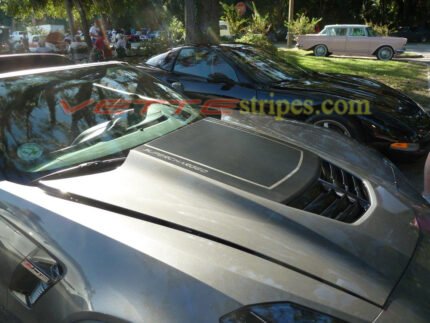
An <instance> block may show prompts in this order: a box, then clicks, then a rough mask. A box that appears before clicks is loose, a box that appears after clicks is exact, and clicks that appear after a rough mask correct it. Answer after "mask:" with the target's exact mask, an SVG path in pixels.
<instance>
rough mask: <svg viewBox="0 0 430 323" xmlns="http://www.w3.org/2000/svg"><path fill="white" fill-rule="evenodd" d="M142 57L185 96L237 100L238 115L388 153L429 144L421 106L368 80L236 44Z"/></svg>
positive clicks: (429, 120) (428, 122)
mask: <svg viewBox="0 0 430 323" xmlns="http://www.w3.org/2000/svg"><path fill="white" fill-rule="evenodd" d="M146 63H147V64H148V65H151V66H154V67H156V68H155V69H151V70H148V72H149V73H151V74H152V75H154V76H155V77H157V78H159V79H161V80H163V81H165V82H169V83H171V84H173V85H174V86H175V87H176V88H182V89H183V91H184V93H185V94H186V95H187V96H188V97H190V98H191V99H202V100H203V101H204V100H208V99H213V98H229V99H236V100H239V101H240V104H238V105H237V108H238V109H240V110H242V112H243V113H254V114H260V113H268V114H271V115H275V116H277V117H285V118H293V119H297V120H300V121H304V122H307V123H312V124H315V125H319V126H323V127H326V128H330V129H332V130H334V131H338V132H340V133H342V134H345V135H346V136H350V137H353V138H355V139H357V140H359V141H361V142H363V143H367V144H369V145H373V146H374V147H375V148H378V149H380V150H381V151H384V152H386V153H388V154H393V153H396V154H398V153H402V154H406V155H408V154H410V155H416V154H424V153H426V152H427V151H428V148H429V146H430V116H429V115H428V114H427V112H425V110H424V109H423V108H422V107H421V106H419V105H418V104H417V103H416V102H414V101H413V100H412V99H410V98H409V97H407V96H406V95H404V94H402V93H400V92H399V91H397V90H394V89H392V88H390V87H388V86H386V85H384V84H382V83H380V82H377V81H374V80H370V79H366V78H361V77H358V76H349V75H341V74H320V73H316V72H308V71H304V70H302V69H299V68H298V67H296V66H294V65H291V64H288V63H286V62H285V61H284V60H282V59H279V58H277V57H275V56H274V55H270V54H267V53H265V52H264V51H261V50H258V49H255V48H254V47H252V46H249V45H241V44H229V45H219V46H205V45H202V46H184V47H178V48H175V49H173V50H171V51H168V52H166V53H163V54H160V55H157V56H155V57H153V58H151V59H149V60H148V61H147V62H146ZM345 100H346V101H345ZM345 102H349V103H345ZM358 102H361V103H364V104H365V105H368V108H369V111H368V112H369V113H368V114H364V113H362V114H360V113H355V114H354V112H353V110H354V109H352V110H351V114H345V113H344V114H337V113H336V112H334V111H331V113H329V114H328V113H324V112H323V110H324V107H333V106H336V105H337V104H339V105H340V104H341V105H342V106H344V105H345V104H346V105H348V104H352V106H353V105H354V104H355V103H358ZM287 104H288V105H289V106H287ZM293 105H294V107H295V108H294V109H293V108H291V107H292V106H293ZM350 106H351V105H350ZM294 110H295V111H299V112H300V111H301V113H294ZM357 111H358V110H357ZM401 143H404V145H402V144H401Z"/></svg>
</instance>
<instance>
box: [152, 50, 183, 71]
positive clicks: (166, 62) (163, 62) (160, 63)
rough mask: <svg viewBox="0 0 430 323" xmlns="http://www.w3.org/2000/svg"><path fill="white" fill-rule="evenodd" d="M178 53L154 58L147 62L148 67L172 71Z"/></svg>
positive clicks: (174, 52) (172, 52)
mask: <svg viewBox="0 0 430 323" xmlns="http://www.w3.org/2000/svg"><path fill="white" fill-rule="evenodd" d="M175 56H176V51H171V52H168V53H164V54H160V55H157V56H154V57H152V58H150V59H149V60H147V61H146V63H147V64H148V65H151V66H155V67H158V68H161V69H163V70H166V71H170V70H171V68H172V65H173V62H174V60H175Z"/></svg>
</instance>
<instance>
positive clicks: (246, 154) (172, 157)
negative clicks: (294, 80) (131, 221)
mask: <svg viewBox="0 0 430 323" xmlns="http://www.w3.org/2000/svg"><path fill="white" fill-rule="evenodd" d="M263 120H265V119H263ZM282 124H284V125H288V123H282ZM293 128H294V127H293ZM312 129H313V128H312ZM322 130H324V129H322ZM322 133H323V134H324V136H326V135H325V134H326V132H324V131H323V132H322ZM324 136H322V137H324ZM330 136H331V134H330V133H328V132H327V137H330ZM336 138H337V137H336ZM321 162H322V161H321V159H320V158H319V157H318V156H317V155H316V154H314V153H311V152H309V151H307V150H305V149H303V148H300V147H299V146H297V145H293V144H292V143H289V142H287V141H284V140H280V139H277V138H275V137H274V136H271V137H269V136H266V135H265V134H262V133H259V132H256V131H255V129H252V128H250V127H248V128H245V127H241V126H239V125H237V124H234V123H230V122H224V121H218V120H213V119H204V120H202V121H199V122H197V123H195V124H192V125H189V126H187V127H185V128H182V129H180V130H178V131H176V132H174V133H172V134H170V135H167V136H165V137H162V138H161V139H158V140H155V141H153V142H151V143H149V144H146V145H144V146H141V147H138V148H136V149H134V150H132V151H131V152H130V154H129V156H128V158H127V160H126V161H125V163H124V164H123V165H122V166H121V167H119V168H117V169H116V170H114V171H110V172H105V173H99V174H95V175H88V176H81V177H75V178H67V179H57V180H46V181H44V182H43V183H42V184H43V185H45V187H46V188H48V189H55V192H67V193H69V194H72V195H73V198H74V200H75V201H80V199H82V201H83V200H84V201H85V203H93V205H94V206H99V207H106V208H110V209H112V210H117V211H118V210H129V211H131V212H133V214H134V216H136V214H137V216H138V215H139V214H141V215H142V217H143V215H147V216H151V217H154V218H158V219H160V220H163V221H165V222H163V223H166V221H167V222H168V223H171V224H172V227H177V226H178V225H179V226H180V227H181V228H188V229H185V231H186V232H187V233H194V234H199V233H201V234H202V235H204V236H206V237H213V238H214V239H217V241H224V242H225V243H226V246H229V247H232V248H235V247H236V248H239V249H241V248H243V250H244V252H251V253H252V254H255V256H256V257H263V258H264V259H266V260H267V261H271V262H273V263H276V264H277V265H282V266H285V267H288V268H291V269H294V270H296V271H297V272H299V273H302V274H304V275H307V276H309V277H311V278H313V279H316V280H318V281H320V282H323V283H326V284H328V285H331V286H333V287H336V288H338V289H341V290H344V291H346V292H348V293H351V294H352V295H355V296H356V297H359V298H361V299H364V300H366V301H368V302H370V303H372V304H375V305H378V306H382V305H383V304H384V303H385V301H386V300H387V297H388V295H389V294H390V292H391V290H392V289H393V287H394V286H395V284H396V283H397V281H398V280H399V278H400V276H401V274H402V272H403V271H404V269H405V267H406V266H407V263H408V261H409V259H410V257H411V254H412V252H413V249H414V247H415V244H416V241H417V235H418V233H417V232H416V230H415V229H413V228H412V227H410V225H409V223H410V222H412V221H413V218H414V214H413V211H412V209H411V208H410V207H409V206H408V205H406V204H404V203H403V202H401V201H400V200H399V199H398V198H396V197H395V196H394V195H393V194H391V193H390V192H388V191H387V190H385V189H384V188H383V187H381V186H379V185H378V184H376V185H375V184H371V183H370V182H365V183H364V185H366V186H367V187H368V190H369V196H370V200H371V206H370V208H369V209H368V210H367V212H365V214H363V215H362V216H361V218H360V219H359V220H358V221H357V222H355V223H354V224H347V223H344V222H341V221H336V220H333V219H329V218H326V217H324V216H321V215H318V214H313V213H310V212H307V211H303V210H300V209H296V208H293V207H291V206H288V205H286V201H288V200H290V199H292V198H293V197H294V196H297V194H299V195H300V194H301V192H303V191H306V190H307V187H308V186H309V185H310V184H311V183H313V182H315V181H316V179H317V177H318V176H319V174H320V167H321ZM357 176H358V174H357ZM100 202H102V203H101V204H100ZM118 212H121V211H118ZM88 216H90V215H88ZM241 250H242V249H241ZM244 265H246V264H244Z"/></svg>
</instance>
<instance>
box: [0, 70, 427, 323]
mask: <svg viewBox="0 0 430 323" xmlns="http://www.w3.org/2000/svg"><path fill="white" fill-rule="evenodd" d="M0 89H1V92H2V96H1V99H0V122H1V124H2V127H1V128H0V147H1V148H0V149H1V152H2V153H1V154H0V259H1V261H0V318H1V321H2V322H26V323H36V322H67V323H69V322H73V323H77V322H105V323H125V322H136V323H140V322H169V323H175V322H178V323H182V322H199V323H206V322H208V323H209V322H220V323H231V322H271V323H284V322H294V321H301V322H331V323H343V322H352V323H355V322H376V323H385V322H387V323H388V322H389V323H392V322H414V323H424V322H425V323H427V322H428V321H429V319H430V308H429V306H428V300H429V299H430V275H429V271H430V262H429V261H428V254H429V251H430V249H429V248H430V236H429V232H428V227H426V226H425V224H426V221H429V210H430V209H429V206H428V205H427V204H426V203H425V201H424V200H423V199H422V197H421V196H420V195H419V193H417V192H416V191H414V190H413V189H411V188H410V187H409V185H408V183H407V182H406V180H405V179H404V177H403V176H402V175H401V173H400V172H399V171H398V169H397V168H396V167H395V166H394V165H393V164H392V163H390V162H389V161H387V160H385V159H383V158H382V157H381V156H380V155H379V154H378V153H376V152H375V151H373V150H370V149H368V148H366V147H364V146H362V145H360V144H358V143H357V142H355V141H353V140H351V139H349V138H345V137H343V136H340V135H339V134H336V133H333V132H331V131H328V130H326V129H323V128H319V127H315V126H312V125H304V124H301V123H297V122H292V121H286V120H281V121H275V120H274V119H273V118H268V117H259V116H243V115H240V114H230V115H229V116H226V115H224V116H223V117H222V120H217V119H214V118H202V116H201V115H200V114H199V112H198V110H197V109H195V108H193V107H191V106H189V105H187V104H185V105H184V106H182V108H181V109H178V106H177V105H174V104H172V100H174V101H176V102H177V101H178V100H179V101H183V100H184V98H183V97H182V96H181V95H180V94H179V93H176V92H175V91H173V90H172V89H171V88H169V87H168V86H166V84H165V83H163V82H160V81H159V80H156V79H154V78H153V77H151V76H149V75H148V74H146V73H144V71H143V70H139V69H136V68H132V67H130V66H128V65H125V64H118V63H104V64H88V65H81V66H73V67H72V66H68V67H65V68H62V67H59V68H51V69H45V70H37V71H36V70H33V71H23V72H16V73H13V74H9V75H4V74H3V75H0ZM154 99H155V101H152V104H149V105H146V104H145V109H144V110H143V109H142V105H143V104H144V103H143V102H144V101H146V102H151V100H154ZM115 103H117V104H115ZM244 165H246V167H244ZM427 223H428V222H427Z"/></svg>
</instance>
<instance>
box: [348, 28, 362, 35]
mask: <svg viewBox="0 0 430 323" xmlns="http://www.w3.org/2000/svg"><path fill="white" fill-rule="evenodd" d="M349 35H350V36H353V37H362V36H366V32H365V30H364V28H361V27H359V28H351V31H350V34H349Z"/></svg>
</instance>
